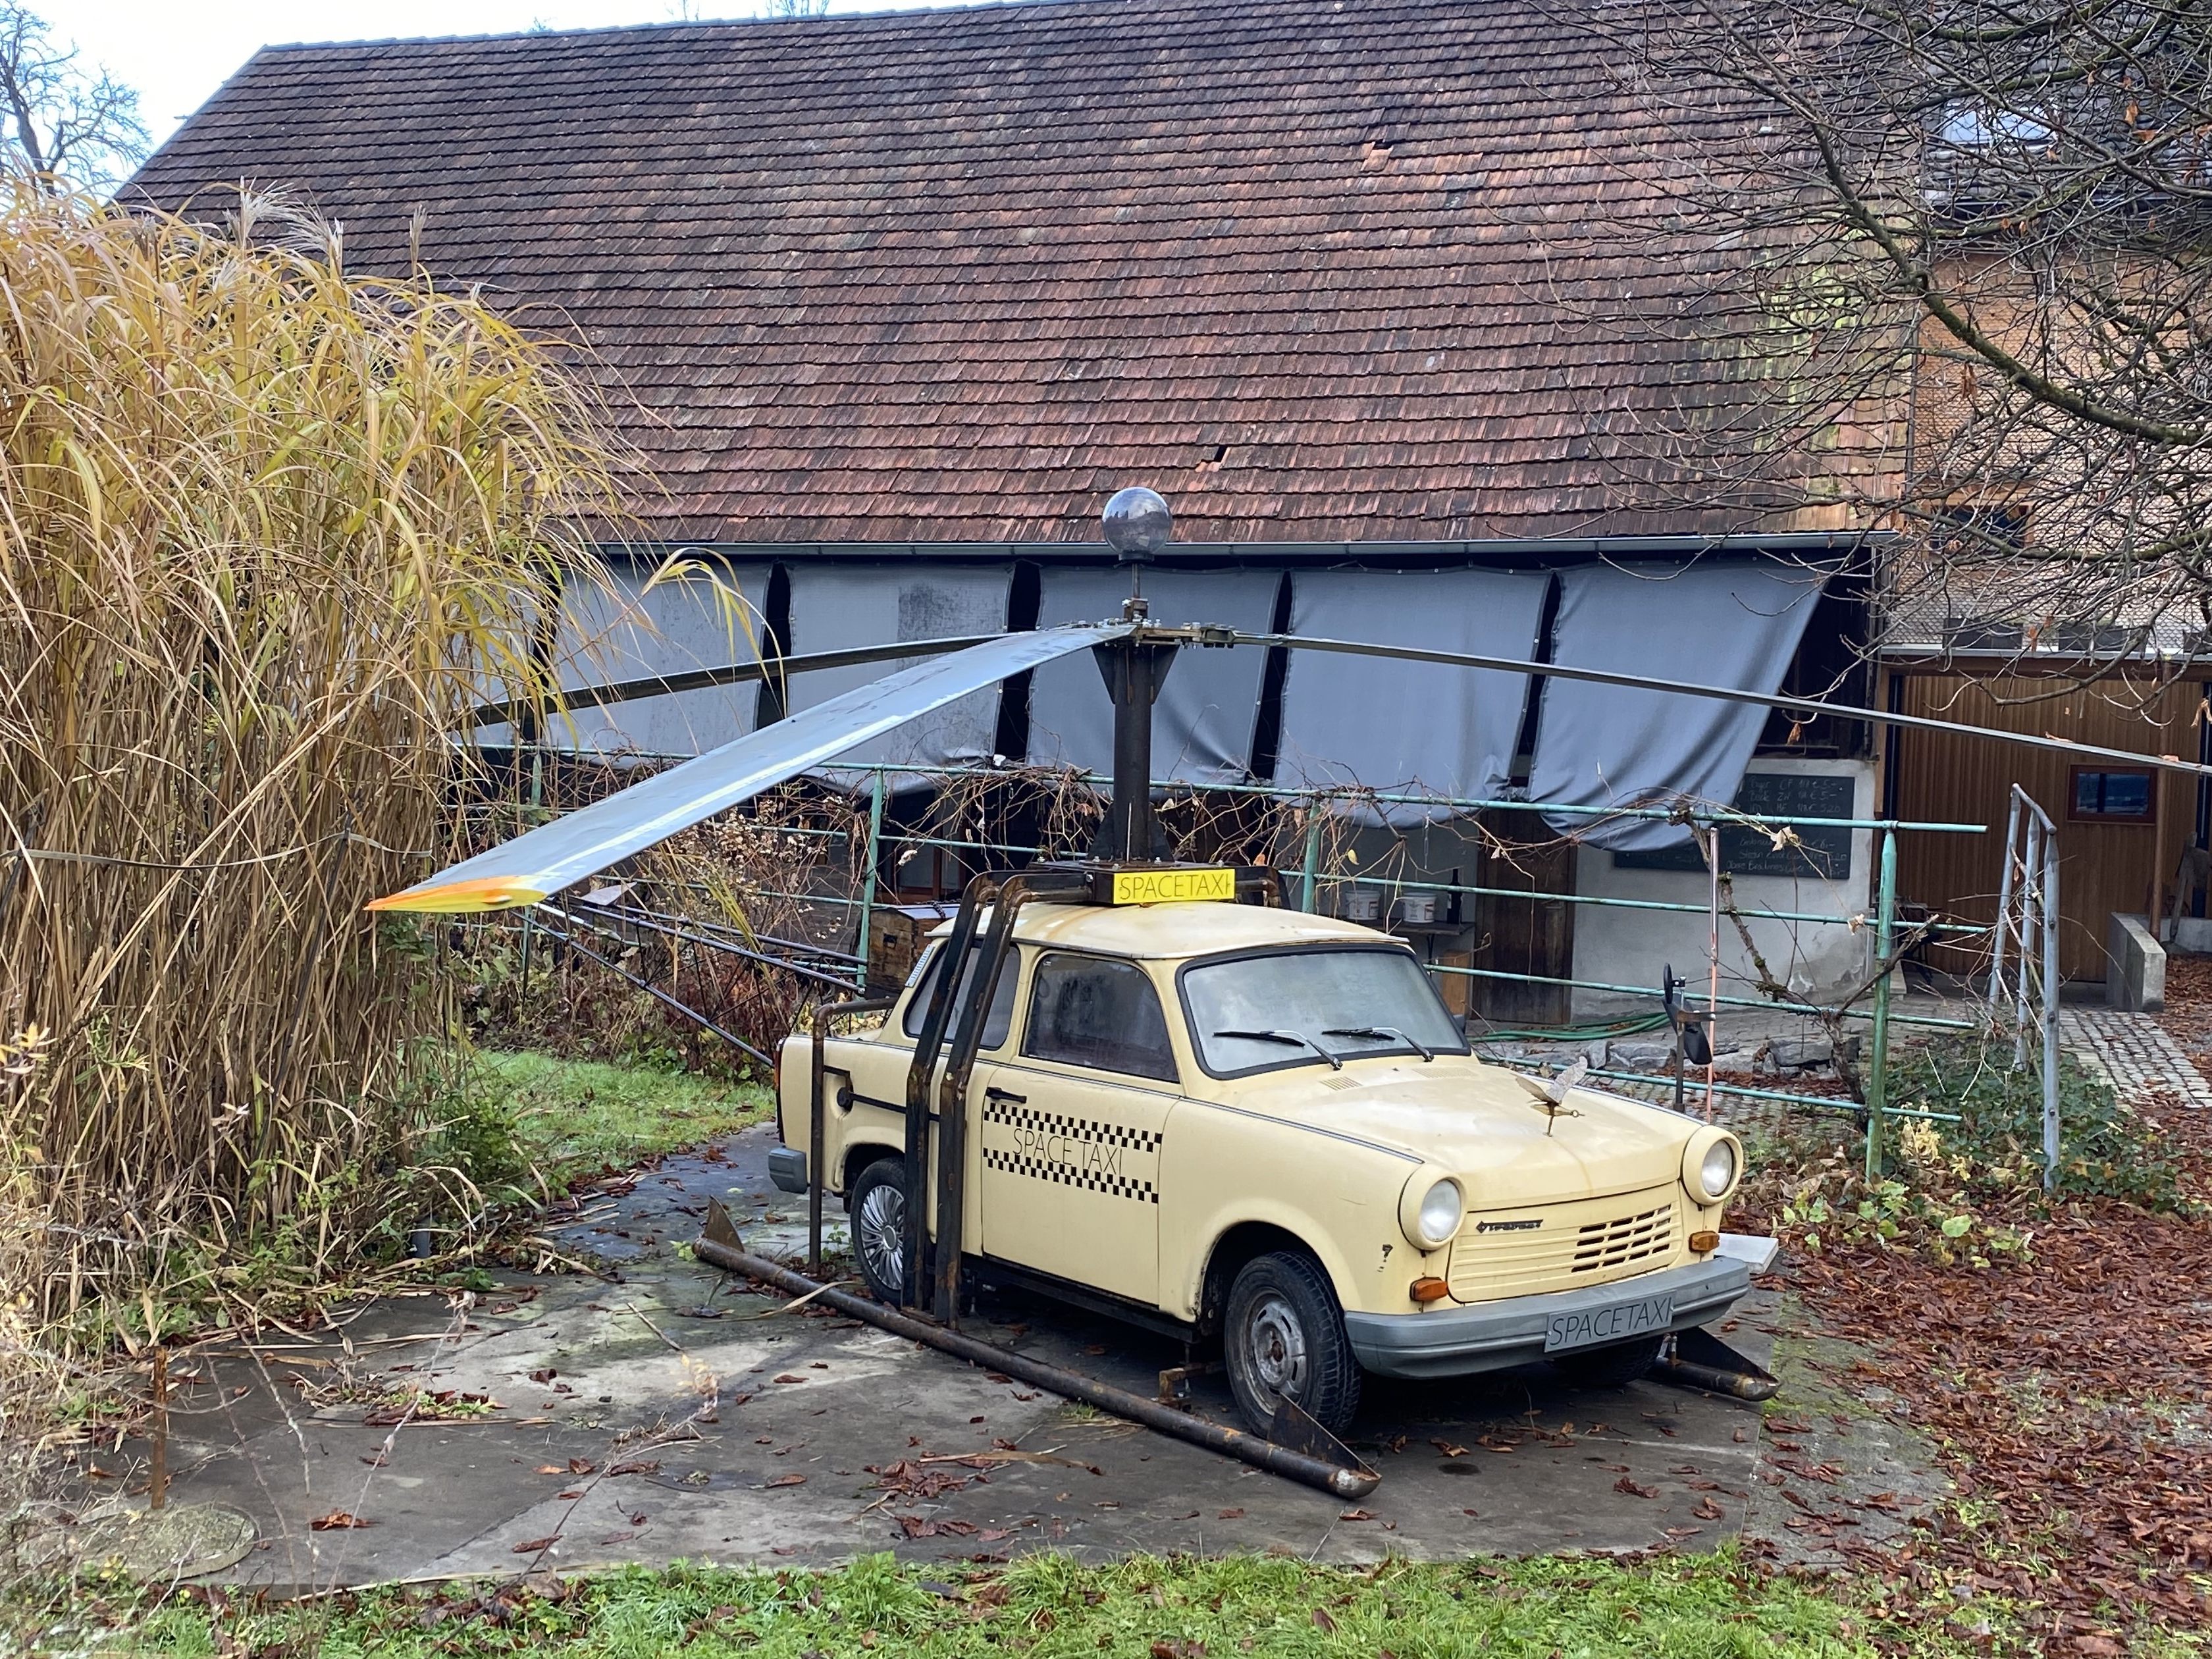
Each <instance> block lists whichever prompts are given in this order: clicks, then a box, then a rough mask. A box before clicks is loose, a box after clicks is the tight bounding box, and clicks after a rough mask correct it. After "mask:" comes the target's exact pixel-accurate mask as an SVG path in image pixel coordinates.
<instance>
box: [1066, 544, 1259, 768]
mask: <svg viewBox="0 0 2212 1659" xmlns="http://www.w3.org/2000/svg"><path fill="white" fill-rule="evenodd" d="M1280 582H1281V577H1280V574H1279V573H1278V572H1275V571H1273V570H1148V571H1146V573H1145V597H1146V599H1149V600H1150V601H1151V602H1152V620H1153V621H1154V622H1157V623H1224V624H1225V625H1227V626H1229V627H1231V628H1237V629H1245V630H1247V631H1249V632H1252V633H1264V632H1266V631H1267V629H1268V628H1269V626H1270V625H1271V624H1272V623H1273V618H1274V608H1275V590H1276V588H1277V586H1279V584H1280ZM1128 597H1129V573H1128V572H1127V570H1126V569H1121V568H1113V569H1104V570H1082V569H1076V570H1047V571H1046V572H1045V573H1044V576H1043V585H1042V590H1041V592H1040V594H1039V599H1038V615H1037V626H1038V627H1040V628H1052V627H1055V626H1057V625H1059V624H1060V623H1072V622H1097V621H1100V620H1102V619H1103V618H1106V617H1120V616H1121V601H1122V600H1124V599H1127V598H1128ZM1266 658H1267V653H1265V652H1263V651H1205V650H1196V651H1179V652H1177V653H1176V665H1175V667H1174V669H1173V670H1172V671H1170V673H1169V675H1168V678H1167V684H1165V685H1164V687H1163V688H1162V689H1161V691H1160V700H1159V704H1158V708H1156V709H1155V710H1154V712H1153V720H1152V775H1153V776H1154V777H1156V778H1173V779H1175V780H1176V781H1178V782H1182V783H1241V782H1243V781H1244V778H1245V775H1246V768H1247V765H1248V763H1249V760H1250V757H1251V753H1252V727H1253V725H1254V722H1255V720H1256V719H1257V718H1258V714H1259V708H1260V677H1261V674H1262V673H1263V672H1264V671H1266V667H1267V662H1266ZM1029 757H1030V760H1032V761H1034V762H1035V763H1037V764H1038V765H1040V766H1075V767H1079V768H1081V769H1084V770H1086V771H1091V772H1097V773H1100V774H1102V775H1103V774H1107V773H1110V772H1111V771H1112V770H1113V769H1114V708H1113V704H1112V703H1111V702H1109V701H1108V699H1107V696H1106V682H1105V680H1104V679H1103V678H1101V677H1100V675H1099V672H1098V666H1097V664H1096V663H1095V662H1092V661H1091V660H1089V659H1085V658H1083V657H1070V658H1067V659H1066V660H1064V661H1061V662H1056V663H1054V664H1053V665H1051V666H1049V667H1047V668H1040V669H1038V670H1037V671H1036V676H1035V678H1034V683H1033V684H1032V687H1031V690H1030V753H1029Z"/></svg>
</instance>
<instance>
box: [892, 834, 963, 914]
mask: <svg viewBox="0 0 2212 1659" xmlns="http://www.w3.org/2000/svg"><path fill="white" fill-rule="evenodd" d="M885 856H886V860H887V862H888V863H889V864H890V882H889V886H890V890H891V892H892V894H893V896H895V898H896V902H899V903H901V904H928V903H931V902H934V901H936V900H939V899H957V898H958V897H959V896H960V891H961V889H963V887H965V886H967V884H968V870H967V866H965V865H964V864H963V862H962V861H961V858H960V854H959V853H958V852H957V850H956V849H954V848H950V847H911V846H908V847H900V846H898V845H896V843H893V844H891V845H890V846H889V847H887V848H885Z"/></svg>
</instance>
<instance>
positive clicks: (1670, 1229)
mask: <svg viewBox="0 0 2212 1659" xmlns="http://www.w3.org/2000/svg"><path fill="white" fill-rule="evenodd" d="M1671 1249H1674V1206H1673V1205H1672V1204H1662V1205H1660V1206H1658V1207H1657V1208H1656V1209H1650V1210H1646V1211H1644V1212H1643V1213H1642V1214H1641V1215H1627V1216H1623V1217H1621V1218H1620V1220H1618V1221H1589V1222H1585V1223H1583V1226H1582V1229H1581V1231H1580V1232H1579V1233H1578V1234H1577V1238H1576V1243H1575V1271H1576V1272H1577V1273H1601V1272H1603V1271H1604V1270H1605V1269H1606V1268H1607V1267H1620V1266H1621V1265H1622V1264H1624V1263H1626V1262H1630V1261H1643V1260H1644V1258H1645V1257H1646V1256H1653V1255H1666V1254H1667V1253H1668V1251H1669V1250H1671Z"/></svg>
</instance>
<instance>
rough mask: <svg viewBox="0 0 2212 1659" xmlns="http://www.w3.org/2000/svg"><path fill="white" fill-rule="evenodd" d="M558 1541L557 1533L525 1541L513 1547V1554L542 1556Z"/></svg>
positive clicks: (559, 1535)
mask: <svg viewBox="0 0 2212 1659" xmlns="http://www.w3.org/2000/svg"><path fill="white" fill-rule="evenodd" d="M560 1541H561V1534H559V1533H557V1532H556V1533H553V1534H549V1535H548V1536H546V1537H544V1538H531V1539H526V1540H525V1541H523V1542H521V1543H520V1544H517V1545H516V1546H515V1547H514V1553H516V1554H517V1555H539V1554H543V1553H544V1552H545V1551H547V1550H550V1549H551V1548H552V1547H554V1546H555V1545H556V1544H557V1543H559V1542H560Z"/></svg>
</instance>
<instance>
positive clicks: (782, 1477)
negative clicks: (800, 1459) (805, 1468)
mask: <svg viewBox="0 0 2212 1659" xmlns="http://www.w3.org/2000/svg"><path fill="white" fill-rule="evenodd" d="M768 1484H769V1486H771V1487H775V1486H805V1484H806V1477H805V1475H803V1474H779V1475H778V1476H776V1477H775V1480H771V1481H769V1483H768Z"/></svg>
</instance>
